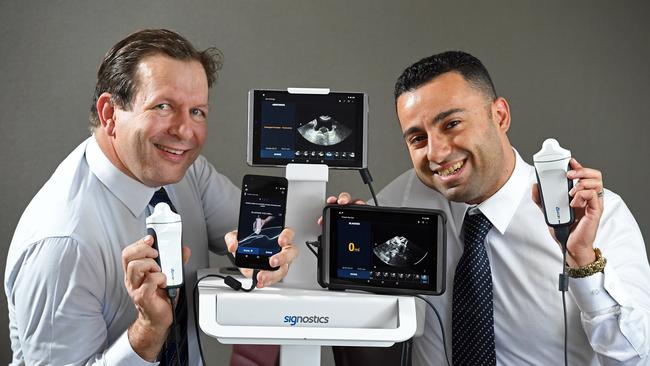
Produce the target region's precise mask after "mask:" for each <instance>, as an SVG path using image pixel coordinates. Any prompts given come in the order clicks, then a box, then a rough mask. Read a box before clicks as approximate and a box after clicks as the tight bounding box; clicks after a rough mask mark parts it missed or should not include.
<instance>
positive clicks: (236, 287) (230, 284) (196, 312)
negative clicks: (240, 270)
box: [172, 269, 260, 365]
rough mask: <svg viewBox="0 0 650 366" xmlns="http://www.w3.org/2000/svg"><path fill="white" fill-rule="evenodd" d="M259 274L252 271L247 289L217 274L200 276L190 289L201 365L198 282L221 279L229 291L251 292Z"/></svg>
mask: <svg viewBox="0 0 650 366" xmlns="http://www.w3.org/2000/svg"><path fill="white" fill-rule="evenodd" d="M259 272H260V270H259V269H255V270H253V276H252V280H253V283H252V284H251V287H249V288H243V287H242V284H241V282H239V280H237V279H236V278H234V277H232V276H222V275H218V274H214V273H211V274H207V275H204V276H201V278H199V279H197V280H196V283H195V284H194V288H193V289H192V297H193V299H194V306H193V308H194V331H195V332H196V343H198V344H199V356H200V357H201V362H202V363H203V365H206V363H205V361H204V359H203V347H201V335H200V334H199V316H198V315H199V310H198V306H199V305H198V303H197V301H198V294H199V282H201V281H202V280H204V279H206V278H221V279H222V280H223V282H224V283H225V284H226V285H228V287H230V288H231V289H233V290H235V291H239V290H241V291H244V292H251V291H253V290H254V289H255V287H256V286H257V274H258V273H259ZM172 304H173V302H172ZM174 322H175V321H174Z"/></svg>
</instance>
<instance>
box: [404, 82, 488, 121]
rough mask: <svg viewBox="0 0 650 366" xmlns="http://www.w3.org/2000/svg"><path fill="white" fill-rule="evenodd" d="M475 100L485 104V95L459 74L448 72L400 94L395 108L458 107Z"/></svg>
mask: <svg viewBox="0 0 650 366" xmlns="http://www.w3.org/2000/svg"><path fill="white" fill-rule="evenodd" d="M477 101H480V102H482V104H485V97H484V96H483V95H482V93H481V91H480V90H478V89H477V88H475V87H472V85H471V84H470V83H468V82H467V80H465V78H464V77H463V76H462V75H461V74H459V73H457V72H448V73H445V74H442V75H440V76H438V77H436V78H434V79H433V80H431V81H429V82H427V83H425V84H423V85H421V86H419V87H418V88H416V89H414V90H411V91H408V92H405V93H403V94H402V95H400V96H399V97H398V98H397V110H398V113H399V112H400V111H410V110H413V109H415V108H417V107H426V108H427V109H432V108H434V109H437V108H440V109H447V108H459V107H463V106H464V105H465V104H468V103H472V102H477Z"/></svg>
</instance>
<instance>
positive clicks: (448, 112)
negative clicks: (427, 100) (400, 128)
mask: <svg viewBox="0 0 650 366" xmlns="http://www.w3.org/2000/svg"><path fill="white" fill-rule="evenodd" d="M464 111H465V109H463V108H452V109H448V110H446V111H444V112H440V113H438V114H437V115H436V116H435V117H433V123H434V124H436V123H440V122H441V121H442V120H444V119H445V118H447V117H449V116H450V115H452V114H454V113H458V112H464ZM418 131H420V127H418V126H412V127H409V128H408V129H407V130H406V131H404V133H403V134H402V135H403V136H404V138H406V136H408V135H410V134H412V133H414V132H418Z"/></svg>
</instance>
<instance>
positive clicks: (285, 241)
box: [225, 228, 298, 288]
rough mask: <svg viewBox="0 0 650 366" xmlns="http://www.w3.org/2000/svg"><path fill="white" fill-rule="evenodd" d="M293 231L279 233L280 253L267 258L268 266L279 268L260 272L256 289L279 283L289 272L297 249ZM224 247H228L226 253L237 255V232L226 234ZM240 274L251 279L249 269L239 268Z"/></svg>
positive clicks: (285, 230)
mask: <svg viewBox="0 0 650 366" xmlns="http://www.w3.org/2000/svg"><path fill="white" fill-rule="evenodd" d="M293 236H294V232H293V230H291V229H289V228H285V229H284V230H282V232H281V233H280V236H279V237H278V245H280V248H281V250H280V252H279V253H276V254H275V255H273V256H271V257H270V258H269V264H270V265H271V267H280V268H278V270H277V271H260V272H259V273H258V274H257V287H258V288H262V287H265V286H270V285H272V284H274V283H276V282H279V281H280V280H281V279H283V278H284V276H286V275H287V272H289V264H291V262H293V260H294V259H296V257H297V256H298V249H297V248H296V247H294V246H293V244H292V242H293ZM225 240H226V245H227V246H228V251H229V252H230V253H232V254H233V255H237V254H236V253H237V245H238V244H239V242H238V241H237V230H233V231H231V232H229V233H228V234H226V236H225ZM239 270H240V271H241V273H242V274H243V275H244V276H246V277H249V278H250V277H251V276H252V275H253V270H252V269H250V268H240V269H239Z"/></svg>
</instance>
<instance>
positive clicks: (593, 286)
mask: <svg viewBox="0 0 650 366" xmlns="http://www.w3.org/2000/svg"><path fill="white" fill-rule="evenodd" d="M515 154H516V164H515V169H514V172H513V173H512V176H511V177H510V178H509V180H508V182H507V183H506V184H505V185H504V186H503V187H502V188H501V189H500V190H499V191H498V192H497V193H496V194H494V195H493V196H492V197H490V198H489V199H488V200H486V201H485V202H482V203H481V204H479V205H478V206H476V208H477V209H479V210H480V211H481V212H483V214H484V215H485V216H486V217H487V218H488V219H489V220H490V222H491V223H492V224H493V225H494V227H493V228H492V229H491V231H490V232H489V233H488V235H487V237H486V240H485V242H486V243H485V245H486V248H487V254H488V257H489V259H490V265H491V269H492V281H493V286H494V287H493V292H494V294H493V297H494V333H495V344H496V356H497V364H499V365H516V366H519V365H561V364H563V363H564V360H563V358H564V325H563V315H562V297H561V292H560V291H558V274H559V273H560V272H561V271H562V253H561V250H560V248H559V246H558V244H557V243H556V242H555V241H554V240H553V238H552V237H551V234H550V233H549V230H548V227H547V226H546V223H545V220H544V215H543V213H542V211H541V210H540V209H539V208H538V207H537V206H536V205H535V203H534V202H533V200H532V198H531V187H532V184H533V183H534V182H536V178H535V170H534V168H533V167H532V166H530V165H528V164H527V163H526V162H524V161H523V160H522V159H521V157H520V156H519V154H518V153H517V152H516V151H515ZM378 199H379V203H380V204H381V205H385V206H403V207H421V208H436V209H441V210H443V211H444V212H445V213H446V214H447V218H448V222H447V239H448V241H447V242H448V247H447V289H446V292H445V293H444V294H443V295H442V296H438V297H435V296H433V297H430V300H431V302H433V304H434V305H435V306H436V307H437V309H438V311H439V312H440V315H441V317H442V319H443V323H444V328H445V336H446V341H447V350H448V353H449V356H450V357H451V306H452V293H453V283H454V272H455V270H456V265H457V264H458V261H459V259H460V256H461V254H462V252H463V241H462V238H461V233H462V223H463V218H464V216H465V212H466V210H467V209H468V208H469V206H468V205H466V204H464V203H457V202H449V201H447V200H446V199H445V198H444V197H443V196H442V195H441V194H440V193H438V192H436V191H434V190H432V189H430V188H428V187H427V186H425V185H424V184H422V183H421V182H420V180H419V179H418V178H417V176H416V175H415V172H414V171H413V170H409V171H407V172H406V173H404V174H402V175H401V176H399V177H398V178H396V179H395V180H394V181H393V182H391V183H390V184H389V185H388V186H387V187H386V188H385V189H383V190H382V191H381V192H380V194H379V198H378ZM604 205H605V206H604V207H605V209H604V212H603V215H602V218H601V221H600V225H599V228H598V234H597V237H596V241H595V243H594V246H596V247H598V248H600V249H601V251H602V253H603V256H604V257H605V258H606V259H607V266H606V267H605V271H604V274H602V273H599V274H595V275H593V276H590V277H587V278H584V279H575V278H571V279H570V285H569V293H568V295H567V312H568V315H567V316H568V332H569V333H568V339H569V342H568V357H569V364H571V365H581V366H582V365H650V354H649V352H650V267H649V266H648V260H647V256H646V250H645V246H644V243H643V238H642V237H641V232H640V230H639V228H638V225H637V223H636V221H635V220H634V218H633V217H632V214H631V213H630V211H629V210H628V208H627V206H626V205H625V203H624V202H623V201H622V200H621V198H620V197H619V196H618V195H616V194H615V193H613V192H611V191H608V190H605V195H604ZM441 347H442V337H441V333H440V326H439V325H438V321H437V320H436V317H435V314H434V313H433V311H432V310H431V309H430V308H428V307H427V313H426V322H425V330H424V334H423V336H422V337H417V338H415V339H414V347H413V365H445V364H446V361H444V352H443V349H442V348H441ZM450 361H451V360H450Z"/></svg>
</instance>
